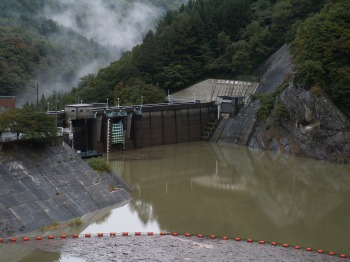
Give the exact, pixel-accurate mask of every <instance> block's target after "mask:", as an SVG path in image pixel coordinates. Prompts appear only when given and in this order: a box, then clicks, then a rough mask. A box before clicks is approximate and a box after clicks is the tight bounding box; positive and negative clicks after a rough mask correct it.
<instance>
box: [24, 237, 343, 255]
mask: <svg viewBox="0 0 350 262" xmlns="http://www.w3.org/2000/svg"><path fill="white" fill-rule="evenodd" d="M27 243H28V245H32V246H35V247H36V248H39V249H42V250H45V251H51V252H58V253H61V254H65V255H70V256H73V257H79V258H81V259H84V260H85V261H87V262H90V261H91V262H92V261H94V262H95V261H100V262H104V261H162V262H163V261H278V262H281V261H288V262H290V261H300V262H301V261H302V262H305V261H306V262H309V261H310V262H319V261H324V262H328V261H329V262H335V261H349V260H348V259H347V258H341V257H339V255H335V256H330V255H329V254H328V253H327V254H325V253H324V254H319V253H317V252H316V251H312V252H310V251H306V250H305V249H301V250H297V249H295V248H294V247H291V246H290V247H283V246H281V245H277V246H273V245H271V244H270V243H266V244H259V243H258V242H253V243H248V242H247V241H243V240H242V241H239V242H238V241H235V240H233V239H228V240H223V239H220V238H216V239H210V238H209V237H204V238H197V236H191V237H185V236H171V235H166V236H159V235H153V236H116V237H110V236H105V235H104V236H103V237H97V236H96V237H91V238H85V237H84V236H79V238H76V239H73V238H69V239H54V240H48V239H45V240H40V241H29V242H27Z"/></svg>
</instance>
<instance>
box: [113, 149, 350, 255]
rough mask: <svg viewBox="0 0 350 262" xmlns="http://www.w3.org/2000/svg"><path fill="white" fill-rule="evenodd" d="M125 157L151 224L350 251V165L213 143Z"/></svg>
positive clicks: (133, 206)
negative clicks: (279, 155)
mask: <svg viewBox="0 0 350 262" xmlns="http://www.w3.org/2000/svg"><path fill="white" fill-rule="evenodd" d="M113 157H114V159H115V160H116V161H120V156H118V155H116V156H113ZM113 157H112V158H111V159H113ZM123 158H124V161H123V172H122V177H123V179H124V180H125V181H126V182H128V183H129V184H131V185H132V186H133V188H134V192H133V200H132V201H131V202H130V203H129V205H128V206H129V209H130V210H132V211H136V213H137V215H138V217H139V220H140V221H141V222H142V223H143V224H147V223H149V222H150V221H157V222H156V223H157V224H159V227H160V229H161V230H165V231H170V232H171V231H178V232H192V233H198V232H200V233H204V234H217V235H230V236H240V237H245V238H247V237H252V238H256V239H265V240H270V241H278V242H289V243H291V244H298V245H302V246H312V247H316V248H322V249H325V250H330V249H334V250H336V251H338V252H345V253H346V252H347V253H350V252H349V251H350V250H349V247H348V245H347V239H346V237H345V236H346V235H348V234H349V233H350V227H349V221H350V212H349V209H348V208H347V201H348V200H349V198H350V183H349V182H350V181H349V180H350V176H349V171H348V170H349V166H342V165H335V164H331V163H327V162H323V161H315V160H312V159H304V158H294V157H293V158H290V159H287V158H276V157H275V156H274V155H273V154H270V153H268V152H261V151H254V150H251V149H249V148H246V147H239V146H233V145H220V146H218V145H214V144H208V143H191V144H178V145H172V146H165V147H154V148H147V149H142V150H139V151H137V154H136V155H134V156H127V157H125V155H124V156H123ZM119 166H120V165H119ZM135 230H136V231H139V230H140V229H137V228H135ZM135 230H134V231H135Z"/></svg>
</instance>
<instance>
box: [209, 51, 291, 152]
mask: <svg viewBox="0 0 350 262" xmlns="http://www.w3.org/2000/svg"><path fill="white" fill-rule="evenodd" d="M291 73H292V63H291V56H290V53H289V50H288V46H287V45H286V44H285V45H283V46H282V47H281V48H280V49H279V50H278V51H276V52H275V53H274V54H273V55H271V56H270V57H269V58H268V59H267V60H266V61H265V62H264V63H263V64H262V65H261V66H260V67H259V68H258V69H257V71H256V74H257V75H259V76H260V80H261V82H260V84H259V86H258V88H257V90H256V93H260V94H266V93H272V92H274V91H275V90H276V88H277V87H278V86H279V85H281V84H282V83H283V81H284V80H285V77H286V76H288V75H291ZM258 109H259V104H258V103H257V102H254V103H251V104H249V105H248V106H245V107H244V108H243V109H242V110H241V111H240V112H239V114H238V115H237V116H236V117H234V118H231V119H226V120H223V121H222V124H221V125H222V130H217V131H216V133H215V134H214V136H213V139H212V140H211V141H212V142H217V143H234V144H239V145H244V146H246V145H248V143H249V140H250V139H251V136H252V134H253V133H254V128H255V123H256V112H257V110H258Z"/></svg>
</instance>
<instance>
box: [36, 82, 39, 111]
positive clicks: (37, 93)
mask: <svg viewBox="0 0 350 262" xmlns="http://www.w3.org/2000/svg"><path fill="white" fill-rule="evenodd" d="M36 110H39V84H38V83H36Z"/></svg>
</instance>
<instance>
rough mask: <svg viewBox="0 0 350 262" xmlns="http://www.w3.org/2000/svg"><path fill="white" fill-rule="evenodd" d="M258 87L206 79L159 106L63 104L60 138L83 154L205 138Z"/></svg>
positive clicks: (232, 114)
mask: <svg viewBox="0 0 350 262" xmlns="http://www.w3.org/2000/svg"><path fill="white" fill-rule="evenodd" d="M257 87H258V83H256V82H247V81H234V80H216V79H208V80H206V81H203V82H201V83H199V84H196V85H194V86H192V87H189V88H187V89H185V90H182V91H180V92H178V93H175V94H172V95H168V97H167V100H168V101H167V102H166V103H161V104H148V105H136V106H135V105H134V106H119V105H118V106H113V107H111V106H109V105H108V104H107V103H100V104H73V105H67V106H66V107H65V110H64V112H62V121H61V124H62V126H63V127H64V130H66V132H65V134H63V136H64V140H65V142H66V143H67V144H69V145H70V146H71V147H72V148H74V149H75V150H76V151H78V152H82V153H83V154H85V153H86V152H95V153H96V152H99V153H108V152H113V151H120V150H129V149H137V148H143V147H150V146H159V145H167V144H176V143H186V142H194V141H200V140H207V141H209V140H210V138H211V137H212V135H213V133H214V131H215V128H216V127H217V126H218V123H219V121H220V120H221V119H223V118H232V117H234V116H236V115H237V113H238V112H239V110H240V109H241V108H242V107H244V106H245V105H247V104H248V103H249V100H250V95H251V94H254V93H255V91H256V89H257ZM191 94H192V96H193V97H191Z"/></svg>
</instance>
